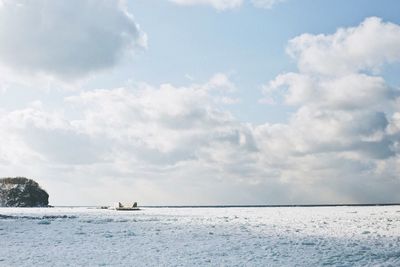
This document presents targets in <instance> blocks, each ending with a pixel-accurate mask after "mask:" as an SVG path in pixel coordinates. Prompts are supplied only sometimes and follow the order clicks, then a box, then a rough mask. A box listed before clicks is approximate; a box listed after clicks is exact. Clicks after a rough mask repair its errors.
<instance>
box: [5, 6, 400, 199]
mask: <svg viewBox="0 0 400 267" xmlns="http://www.w3.org/2000/svg"><path fill="white" fill-rule="evenodd" d="M261 2H263V3H269V4H272V5H271V6H270V7H269V8H260V7H257V5H256V4H254V3H255V2H252V1H247V0H229V1H221V0H201V1H198V0H171V1H167V0H153V1H147V0H137V1H121V2H120V1H101V2H98V3H95V2H91V1H78V0H74V1H68V2H67V1H61V0H59V1H54V2H51V1H46V0H40V1H38V2H35V1H32V0H23V1H9V0H4V1H0V3H1V5H0V41H1V44H0V74H1V75H0V76H1V78H0V96H1V97H0V122H1V123H2V124H3V125H6V127H5V129H3V131H0V137H2V138H3V140H5V141H4V142H3V145H2V147H0V173H1V174H2V176H28V177H32V178H36V179H37V180H38V181H39V182H41V183H42V184H43V185H45V186H46V187H47V188H49V191H50V196H51V198H52V199H51V201H53V202H54V203H55V204H100V203H105V202H112V201H118V200H125V201H130V198H131V194H134V195H135V196H137V198H135V199H134V200H135V201H139V202H144V203H145V204H288V203H338V202H356V203H361V202H382V201H383V202H392V201H399V200H400V199H399V198H398V196H397V195H398V194H397V191H398V190H395V189H396V188H397V189H398V188H399V186H400V178H399V176H398V174H397V173H398V172H396V168H398V167H394V166H398V163H399V162H400V157H399V152H400V147H399V136H400V133H399V132H400V123H399V120H400V111H399V109H398V104H399V101H400V100H399V99H398V95H399V83H400V78H399V75H398V73H399V71H400V64H399V61H400V51H399V48H398V47H400V36H399V33H400V26H399V24H400V18H399V16H398V10H399V9H400V3H399V2H398V1H394V0H393V1H388V0H387V1H361V0H359V1H355V0H354V1H315V0H314V1H311V0H305V1H294V0H285V1H272V0H263V1H261ZM290 52H291V53H292V54H291V55H290ZM6 129H7V130H6ZM76 188H79V190H76ZM110 188H111V189H110ZM71 191H74V194H75V195H74V199H73V200H71V199H69V197H68V192H71ZM51 192H54V193H53V194H51ZM310 192H313V194H312V196H311V195H310ZM204 196H205V197H204ZM117 198H120V199H117Z"/></svg>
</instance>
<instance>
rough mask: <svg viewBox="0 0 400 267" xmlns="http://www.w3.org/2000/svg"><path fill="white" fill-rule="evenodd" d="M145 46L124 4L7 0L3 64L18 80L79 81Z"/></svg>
mask: <svg viewBox="0 0 400 267" xmlns="http://www.w3.org/2000/svg"><path fill="white" fill-rule="evenodd" d="M145 45H146V36H145V34H143V33H142V32H141V31H140V29H139V27H138V25H137V24H136V23H135V22H134V20H133V19H132V15H131V14H129V13H128V12H127V11H126V10H125V8H124V6H123V4H122V3H121V2H120V1H107V0H101V1H92V0H71V1H60V0H55V1H51V0H38V1H33V0H16V1H14V0H5V1H3V2H2V5H1V6H0V64H2V65H3V67H6V68H9V69H13V70H15V72H17V73H18V74H21V73H25V74H27V75H37V74H42V75H50V76H55V77H58V78H62V79H71V78H72V79H76V78H80V77H83V76H86V75H88V74H91V73H94V72H96V71H99V70H103V69H107V68H111V67H113V66H114V65H115V64H116V63H117V62H118V60H119V59H120V58H121V56H123V55H126V53H130V51H132V50H133V49H135V48H137V47H144V46H145Z"/></svg>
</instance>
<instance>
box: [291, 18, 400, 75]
mask: <svg viewBox="0 0 400 267" xmlns="http://www.w3.org/2000/svg"><path fill="white" fill-rule="evenodd" d="M287 51H288V53H289V54H290V55H291V56H292V57H293V58H295V59H296V60H297V63H298V67H299V69H300V71H301V72H305V73H318V74H323V75H343V74H346V73H352V72H358V71H365V70H368V71H374V72H377V71H379V69H380V67H381V66H382V65H383V64H385V63H393V62H396V61H399V60H400V26H399V25H397V24H393V23H390V22H382V20H381V19H380V18H377V17H370V18H367V19H365V20H364V21H363V22H362V23H361V24H360V25H359V26H357V27H350V28H342V29H339V30H338V31H337V32H336V33H334V34H331V35H325V34H319V35H312V34H302V35H300V36H298V37H296V38H294V39H292V40H291V41H290V42H289V46H288V48H287Z"/></svg>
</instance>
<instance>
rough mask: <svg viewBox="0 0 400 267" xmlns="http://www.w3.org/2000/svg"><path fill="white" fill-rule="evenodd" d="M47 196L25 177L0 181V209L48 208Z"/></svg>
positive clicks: (32, 181)
mask: <svg viewBox="0 0 400 267" xmlns="http://www.w3.org/2000/svg"><path fill="white" fill-rule="evenodd" d="M48 206H49V194H47V192H46V191H45V190H43V189H42V188H41V187H40V186H39V184H38V183H37V182H35V181H34V180H32V179H28V178H25V177H16V178H1V179H0V207H48Z"/></svg>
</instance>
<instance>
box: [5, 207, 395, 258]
mask: <svg viewBox="0 0 400 267" xmlns="http://www.w3.org/2000/svg"><path fill="white" fill-rule="evenodd" d="M0 214H1V215H7V216H12V217H6V216H0V266H193V265H200V266H221V265H222V266H330V265H333V266H377V265H378V266H381V265H383V266H400V206H392V207H318V208H174V209H171V208H146V209H143V210H141V211H133V212H129V211H119V212H118V211H112V210H98V209H89V208H51V209H50V208H49V209H22V208H18V209H14V208H0ZM43 216H45V217H44V218H43ZM46 216H47V217H46Z"/></svg>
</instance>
